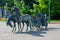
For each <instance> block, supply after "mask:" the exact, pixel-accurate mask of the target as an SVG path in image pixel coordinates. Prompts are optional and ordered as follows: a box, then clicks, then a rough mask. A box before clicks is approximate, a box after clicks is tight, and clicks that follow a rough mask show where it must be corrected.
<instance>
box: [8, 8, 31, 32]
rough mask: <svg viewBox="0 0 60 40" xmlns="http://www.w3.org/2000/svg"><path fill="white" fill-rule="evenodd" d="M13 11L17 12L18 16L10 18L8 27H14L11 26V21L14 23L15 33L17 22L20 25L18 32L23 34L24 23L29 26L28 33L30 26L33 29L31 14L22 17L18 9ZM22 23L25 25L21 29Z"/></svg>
mask: <svg viewBox="0 0 60 40" xmlns="http://www.w3.org/2000/svg"><path fill="white" fill-rule="evenodd" d="M13 11H15V12H16V15H11V16H9V18H8V20H7V25H9V26H11V27H13V26H12V25H11V21H13V24H14V27H13V31H16V22H17V24H18V32H22V29H23V27H24V23H26V24H27V29H26V31H27V30H28V26H30V28H31V16H30V15H29V14H25V15H21V14H20V13H19V10H18V9H17V8H15V9H14V10H13ZM13 11H12V12H13ZM21 23H22V24H23V27H22V28H21Z"/></svg>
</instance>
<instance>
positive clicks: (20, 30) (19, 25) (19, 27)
mask: <svg viewBox="0 0 60 40" xmlns="http://www.w3.org/2000/svg"><path fill="white" fill-rule="evenodd" d="M19 32H22V29H21V22H20V23H18V33H19Z"/></svg>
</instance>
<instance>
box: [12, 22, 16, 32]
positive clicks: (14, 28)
mask: <svg viewBox="0 0 60 40" xmlns="http://www.w3.org/2000/svg"><path fill="white" fill-rule="evenodd" d="M15 31H16V23H15V22H14V26H13V30H12V32H15Z"/></svg>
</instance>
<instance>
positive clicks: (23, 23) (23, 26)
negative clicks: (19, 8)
mask: <svg viewBox="0 0 60 40" xmlns="http://www.w3.org/2000/svg"><path fill="white" fill-rule="evenodd" d="M22 24H23V27H22V30H23V28H24V22H22Z"/></svg>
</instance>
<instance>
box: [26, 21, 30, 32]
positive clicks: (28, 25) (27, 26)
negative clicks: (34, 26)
mask: <svg viewBox="0 0 60 40" xmlns="http://www.w3.org/2000/svg"><path fill="white" fill-rule="evenodd" d="M26 25H27V29H26V31H28V26H29V23H28V22H26Z"/></svg>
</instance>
